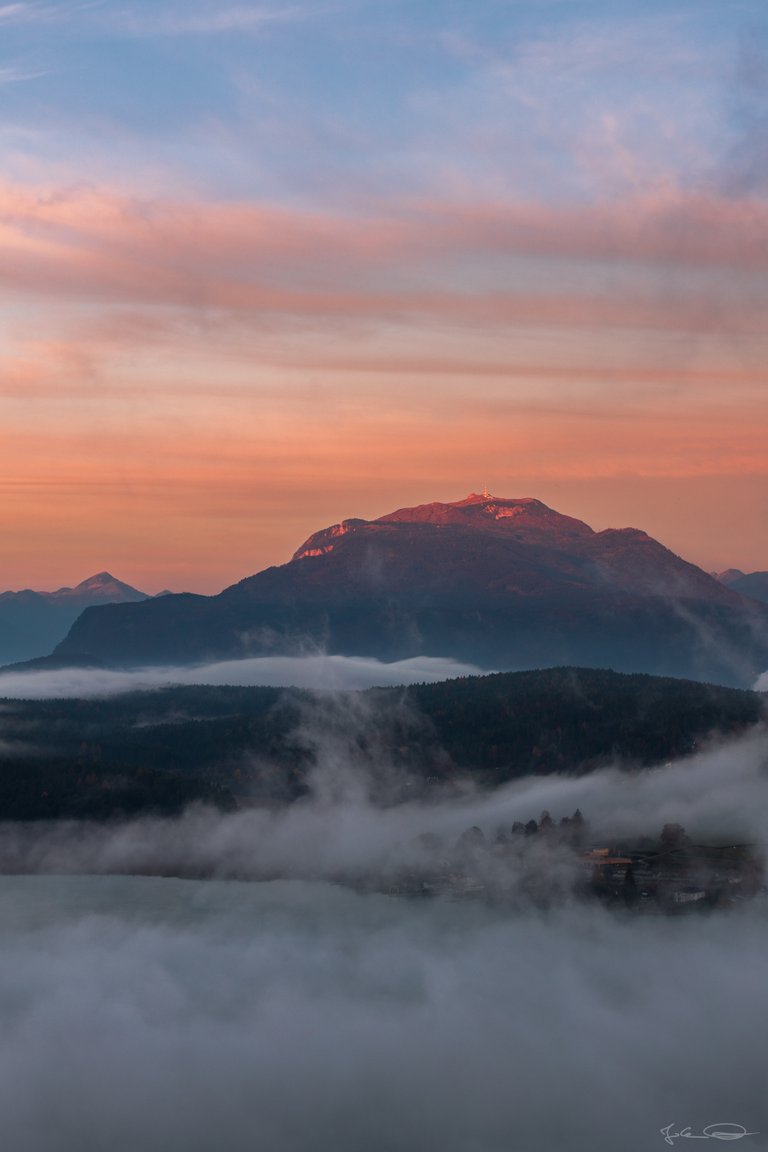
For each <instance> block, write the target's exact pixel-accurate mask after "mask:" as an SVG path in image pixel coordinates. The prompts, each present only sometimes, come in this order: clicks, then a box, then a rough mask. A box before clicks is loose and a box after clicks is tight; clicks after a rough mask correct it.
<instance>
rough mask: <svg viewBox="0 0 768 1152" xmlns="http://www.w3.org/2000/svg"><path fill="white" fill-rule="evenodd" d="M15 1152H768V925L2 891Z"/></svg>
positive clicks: (160, 892) (243, 894)
mask: <svg viewBox="0 0 768 1152" xmlns="http://www.w3.org/2000/svg"><path fill="white" fill-rule="evenodd" d="M0 918H1V919H2V923H3V931H4V947H3V950H2V952H0V1110H1V1112H2V1117H3V1133H4V1144H5V1146H6V1147H8V1148H9V1149H13V1150H14V1152H102V1150H103V1149H109V1150H110V1152H136V1149H142V1152H177V1150H178V1152H181V1150H184V1152H211V1150H212V1149H226V1150H227V1152H253V1150H254V1149H257V1150H258V1152H325V1150H326V1149H333V1150H335V1152H360V1149H365V1150H366V1152H392V1150H393V1149H397V1150H398V1152H424V1150H427V1149H428V1150H430V1152H431V1150H433V1149H439V1150H441V1152H510V1150H513V1149H520V1150H525V1152H527V1150H529V1149H542V1150H544V1152H593V1150H595V1149H599V1150H600V1152H602V1150H603V1149H606V1150H607V1149H612V1148H621V1149H624V1150H625V1152H647V1150H653V1149H659V1152H661V1150H662V1149H664V1148H665V1147H667V1145H666V1144H665V1142H664V1137H663V1135H662V1132H661V1129H662V1128H666V1127H667V1126H668V1125H673V1129H672V1130H673V1131H679V1130H680V1129H682V1128H684V1127H685V1126H688V1125H690V1126H691V1129H692V1132H693V1133H694V1134H695V1133H699V1132H701V1131H702V1129H703V1128H704V1127H705V1126H706V1125H711V1124H721V1125H722V1124H725V1123H729V1124H740V1125H743V1127H744V1130H745V1131H747V1132H750V1133H758V1134H757V1135H752V1136H749V1137H748V1138H745V1139H744V1143H743V1145H742V1147H743V1148H745V1149H758V1148H765V1147H767V1146H768V1141H767V1140H766V1136H765V1133H766V1132H768V1115H767V1114H766V1106H765V1064H764V1058H765V1024H766V1016H767V1015H768V1013H767V1012H766V1009H767V1007H768V1004H767V1001H766V985H765V955H766V952H767V951H768V920H766V917H765V915H764V914H763V913H759V912H758V911H756V910H754V909H752V910H750V911H749V912H741V911H740V912H733V913H731V914H730V915H726V916H715V915H710V916H703V917H695V918H693V919H687V918H686V919H672V920H670V919H668V918H645V919H644V918H640V919H637V918H622V917H617V916H615V915H613V914H610V913H608V912H606V911H604V910H602V909H600V908H596V907H588V908H580V909H576V908H565V909H561V910H557V911H554V912H551V913H549V914H547V915H542V914H538V913H534V912H523V913H519V914H518V915H516V916H513V917H510V916H507V915H503V914H501V913H499V912H498V911H495V910H494V909H491V908H488V907H485V906H481V905H467V904H450V903H444V902H440V901H437V902H434V903H427V904H424V903H422V902H419V903H414V902H409V901H403V900H396V899H391V898H387V897H384V896H377V895H366V896H362V895H359V894H356V893H353V892H350V891H348V890H346V889H343V888H338V887H334V886H330V885H327V884H304V883H300V882H299V883H297V882H289V881H279V882H275V883H269V884H255V885H254V884H218V883H207V884H204V883H200V882H190V881H176V880H150V879H137V878H130V879H129V878H116V877H108V878H93V877H5V878H3V879H2V881H0Z"/></svg>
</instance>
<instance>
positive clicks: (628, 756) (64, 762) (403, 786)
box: [0, 668, 765, 820]
mask: <svg viewBox="0 0 768 1152" xmlns="http://www.w3.org/2000/svg"><path fill="white" fill-rule="evenodd" d="M2 708H3V746H2V755H1V756H0V820H1V819H19V820H36V819H53V818H62V817H91V818H106V817H114V816H116V815H120V814H135V813H139V812H153V811H160V812H175V811H179V810H180V809H181V808H183V807H184V806H185V805H187V804H189V803H191V802H193V801H197V800H201V801H204V802H206V803H211V804H215V805H219V806H222V807H225V808H232V807H237V806H239V805H250V804H268V805H270V806H274V805H280V804H285V803H288V802H290V801H293V800H296V799H298V798H299V797H301V796H303V795H305V794H306V792H307V789H308V786H309V783H308V782H309V776H310V773H312V772H313V770H315V769H316V768H318V766H320V767H322V766H323V765H325V766H329V765H330V766H331V767H333V769H334V771H335V770H336V769H337V767H338V765H339V763H343V764H344V765H345V768H346V770H347V771H349V772H350V773H351V774H352V779H355V778H358V779H363V778H364V779H365V781H367V786H368V787H369V789H370V791H371V795H372V797H373V798H374V799H376V800H378V801H379V802H381V803H393V802H396V801H398V800H402V799H405V798H407V799H412V798H414V797H416V796H420V795H423V794H425V793H429V792H432V791H434V790H435V789H437V790H438V791H441V792H442V791H444V790H445V789H449V790H450V789H451V788H452V787H455V785H456V784H457V782H458V781H461V780H463V779H471V780H473V781H474V783H475V784H477V785H479V786H482V787H486V788H493V787H496V786H498V785H500V784H503V783H506V782H507V781H509V780H512V779H516V778H518V777H522V776H525V775H529V774H531V773H537V774H548V773H553V772H558V773H566V774H573V773H575V774H582V773H585V772H590V771H593V770H595V769H596V768H599V767H602V766H605V765H608V764H613V763H617V764H620V765H622V766H624V767H627V768H637V767H642V766H647V765H652V764H663V763H665V762H666V761H668V760H671V759H673V758H676V757H680V756H686V755H688V754H690V753H691V752H693V751H695V750H696V748H697V747H700V746H701V744H702V742H704V741H706V740H707V739H708V738H709V737H710V736H711V735H712V734H713V733H719V734H723V735H731V736H732V735H736V734H738V733H740V732H743V731H744V730H745V729H747V728H749V727H750V726H752V725H754V724H756V723H758V722H759V721H760V720H761V719H763V718H764V715H765V697H764V696H761V695H760V694H758V693H754V692H746V691H739V690H736V689H728V688H719V687H715V686H712V685H706V684H699V683H693V682H686V681H681V680H668V679H662V678H656V677H651V676H643V675H633V676H627V675H621V674H618V673H615V672H607V671H597V670H592V669H578V668H558V669H549V670H545V671H537V672H521V673H505V674H497V675H491V676H484V677H468V678H463V679H459V680H453V681H447V682H444V683H440V684H431V685H417V686H415V687H411V688H408V689H399V688H398V689H372V690H369V691H367V692H351V693H339V694H324V693H314V694H313V693H308V692H300V691H297V690H282V689H277V688H209V687H192V688H187V687H185V688H169V689H165V690H163V691H157V692H139V693H132V694H128V695H125V696H121V697H117V698H111V699H106V700H104V699H101V700H51V701H37V702H32V701H6V702H3V704H2Z"/></svg>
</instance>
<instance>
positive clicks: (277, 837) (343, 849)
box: [0, 727, 768, 887]
mask: <svg viewBox="0 0 768 1152" xmlns="http://www.w3.org/2000/svg"><path fill="white" fill-rule="evenodd" d="M304 738H305V739H307V740H309V739H310V738H312V739H314V740H315V741H316V742H317V743H316V747H315V758H316V767H315V768H314V770H313V772H312V773H311V775H310V785H311V791H310V794H309V796H308V797H306V798H305V799H302V800H299V801H296V802H295V803H293V804H291V805H290V806H287V807H283V808H279V809H267V808H244V809H242V810H241V811H238V812H234V813H231V814H222V813H220V812H218V811H214V810H211V809H207V808H203V807H193V808H191V809H189V810H188V811H187V812H186V813H185V814H184V815H182V816H181V817H179V818H176V819H163V818H149V817H148V818H143V819H138V820H132V821H127V822H123V823H120V824H107V825H103V824H101V825H100V824H83V823H78V822H74V821H62V822H54V823H51V824H44V823H40V824H23V823H10V824H4V825H0V868H3V869H5V870H9V869H10V870H16V871H26V872H38V871H42V872H50V871H53V872H68V871H76V872H91V873H104V872H115V871H117V872H127V873H147V872H148V873H159V874H166V875H212V876H216V877H219V878H228V877H242V878H255V879H264V878H273V877H290V878H294V879H334V878H336V877H337V876H338V875H339V874H340V873H351V874H353V875H354V876H355V877H356V878H359V879H361V880H363V881H364V880H365V879H366V878H369V879H370V878H372V879H374V880H377V879H379V878H380V877H382V876H386V875H388V874H390V873H392V872H393V871H394V870H397V869H398V868H401V867H404V866H405V867H408V866H410V865H411V864H421V863H423V862H425V860H427V862H428V859H429V853H435V854H437V855H440V854H441V853H442V851H443V846H445V845H449V846H450V845H452V844H454V843H455V841H456V838H457V837H459V836H460V835H461V833H462V832H464V831H465V830H466V829H467V828H469V827H470V826H472V825H478V826H480V827H481V828H482V829H483V830H484V831H486V832H487V833H489V834H491V835H492V834H493V833H495V831H496V830H497V829H499V828H502V827H507V828H508V827H509V826H510V825H511V824H512V823H513V822H514V821H516V820H520V821H523V822H525V821H527V820H529V819H531V818H534V819H538V818H539V816H540V814H541V812H542V810H545V809H546V810H548V811H549V812H550V813H551V814H552V816H553V817H554V819H555V820H558V819H559V818H560V817H561V816H563V815H569V814H571V813H572V812H573V811H574V810H575V809H576V808H580V809H581V810H582V812H583V814H584V815H585V816H586V818H587V820H588V821H589V822H590V833H589V834H590V837H592V838H593V839H599V838H600V837H605V838H606V839H610V838H611V837H613V836H615V835H623V834H627V835H632V834H650V835H657V834H658V833H659V832H660V830H661V828H662V825H663V824H665V823H680V824H682V825H684V826H685V828H686V829H687V830H688V832H689V833H690V834H691V836H692V837H693V838H694V839H695V840H697V841H699V842H704V843H706V842H709V841H710V840H714V841H718V840H722V837H723V836H724V835H725V836H728V837H731V838H733V839H734V840H738V841H741V842H747V841H748V842H752V843H755V844H756V845H757V846H759V847H761V848H763V849H768V733H767V732H766V730H765V729H764V728H763V727H758V728H756V729H755V730H753V731H751V732H750V733H748V734H747V735H745V736H743V737H741V738H739V739H736V740H730V741H726V742H722V743H716V744H713V746H712V747H711V748H709V749H707V750H705V751H702V752H700V753H699V754H698V755H696V756H692V757H690V758H686V759H684V760H680V761H678V762H676V763H673V764H669V765H665V766H662V767H660V768H658V769H649V770H641V771H636V772H624V771H621V770H619V769H618V768H612V769H607V770H604V771H598V772H594V773H591V774H590V775H587V776H581V777H572V776H571V777H567V776H542V777H536V776H528V777H525V778H523V779H521V780H518V781H515V782H513V783H511V784H509V785H506V786H504V787H501V788H498V789H495V790H494V791H490V792H487V791H486V792H480V791H475V790H473V789H472V787H471V786H470V785H469V784H467V785H466V787H465V788H464V790H463V791H459V792H458V794H456V793H454V794H451V795H449V796H447V797H445V798H444V799H442V800H431V801H424V800H418V801H412V802H406V803H401V804H397V805H392V806H389V807H381V806H379V805H378V804H377V803H374V801H373V800H372V799H371V794H372V792H374V791H376V790H377V789H378V788H379V783H378V781H377V780H376V779H375V778H374V774H373V773H374V770H373V769H371V770H370V771H368V772H366V771H364V770H363V769H362V768H361V767H360V764H359V763H357V764H355V763H353V762H352V761H351V758H350V754H349V749H348V747H347V745H346V743H345V742H344V740H343V738H340V737H339V736H338V733H337V732H336V730H335V729H333V728H332V729H331V731H330V733H329V732H320V731H319V730H318V729H317V728H316V727H312V728H311V729H307V730H306V732H305V735H304ZM386 770H387V766H386V765H383V766H382V767H381V768H380V771H383V772H386ZM425 834H430V836H432V837H436V838H437V840H438V845H437V847H435V848H426V847H425V845H424V843H423V841H422V838H423V837H424V835H425ZM558 866H559V862H558ZM507 882H508V883H509V884H510V885H512V886H513V887H514V884H515V882H516V880H515V876H514V875H513V874H510V875H509V876H508V877H506V879H505V883H507Z"/></svg>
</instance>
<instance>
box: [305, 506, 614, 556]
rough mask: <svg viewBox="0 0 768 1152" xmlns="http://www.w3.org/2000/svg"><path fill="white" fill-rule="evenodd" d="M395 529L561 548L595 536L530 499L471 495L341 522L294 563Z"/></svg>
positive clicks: (320, 535) (321, 534) (317, 538)
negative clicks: (350, 538) (356, 537)
mask: <svg viewBox="0 0 768 1152" xmlns="http://www.w3.org/2000/svg"><path fill="white" fill-rule="evenodd" d="M394 525H424V526H432V527H453V528H463V529H469V530H471V531H479V532H482V533H488V532H490V533H494V534H498V533H503V534H504V535H506V536H513V537H519V538H521V539H525V540H528V541H530V542H534V541H538V542H540V543H543V542H550V543H552V544H557V545H558V546H560V545H565V544H567V543H569V542H575V541H577V540H585V539H588V538H590V537H593V536H594V535H595V533H594V531H593V530H592V528H590V527H589V525H588V524H585V523H584V521H583V520H576V519H574V517H572V516H565V515H563V514H562V513H561V512H556V511H555V510H554V509H553V508H549V507H548V506H547V505H546V504H544V503H543V502H542V501H541V500H536V499H534V498H533V497H532V496H522V497H514V498H511V497H506V496H492V495H491V494H490V493H489V492H487V491H484V492H470V494H469V495H468V496H466V497H465V498H464V499H463V500H455V501H441V500H435V501H433V502H432V503H430V504H417V505H415V506H414V507H412V508H398V509H397V510H396V511H395V512H388V513H386V515H384V516H379V517H377V519H375V520H359V519H355V520H343V521H342V522H341V523H340V524H333V525H332V526H331V527H330V528H323V529H321V530H320V531H319V532H314V533H313V534H312V535H311V536H310V537H309V539H308V540H305V541H304V543H303V544H302V545H301V547H300V548H298V549H297V550H296V552H294V554H293V557H292V559H294V560H302V559H304V558H305V557H309V556H325V555H327V554H328V553H329V552H333V551H334V549H335V547H336V544H337V543H338V538H339V537H341V536H347V535H348V534H350V533H356V532H364V533H369V534H370V533H374V534H375V533H378V532H381V531H382V530H390V531H391V529H392V527H393V526H394Z"/></svg>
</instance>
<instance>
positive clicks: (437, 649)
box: [54, 493, 768, 685]
mask: <svg viewBox="0 0 768 1152" xmlns="http://www.w3.org/2000/svg"><path fill="white" fill-rule="evenodd" d="M317 649H323V650H325V651H327V652H330V653H340V654H345V655H360V656H375V657H378V658H379V659H382V660H397V659H403V658H407V657H411V656H416V655H420V654H426V655H430V656H440V655H443V656H452V657H455V658H456V659H460V660H463V661H469V662H472V663H475V664H477V665H479V666H480V667H482V668H487V669H521V668H531V667H534V668H535V667H544V666H549V665H560V664H580V665H584V666H591V667H610V668H615V669H618V670H621V671H643V672H654V673H658V674H668V675H675V676H685V677H690V678H693V679H710V680H715V681H719V682H722V683H729V684H739V685H743V684H750V683H752V681H753V680H754V678H755V676H756V675H758V674H759V673H760V672H762V671H764V669H765V668H768V608H765V607H764V606H762V605H761V604H758V603H756V602H755V601H752V600H748V599H746V598H745V597H743V596H740V595H739V594H738V593H736V592H734V591H732V590H731V589H729V588H728V587H726V586H725V585H723V584H721V583H719V582H718V581H717V580H715V579H714V578H713V577H712V576H710V575H708V574H707V573H706V572H704V571H702V570H701V569H700V568H697V567H696V566H695V565H693V564H689V563H687V562H686V561H684V560H682V559H681V558H680V557H679V556H676V555H675V554H674V553H673V552H670V551H669V550H668V549H667V548H665V547H663V546H662V545H661V544H659V543H658V542H657V541H656V540H653V539H652V538H651V537H650V536H648V535H646V533H645V532H641V531H639V530H637V529H634V528H623V529H607V530H605V531H602V532H595V531H593V530H592V528H590V527H589V526H588V525H587V524H585V523H583V522H582V521H581V520H577V519H574V518H573V517H570V516H563V515H561V514H560V513H558V512H555V511H554V510H553V509H551V508H548V507H547V506H546V505H545V504H543V503H541V501H539V500H534V499H517V500H513V499H501V498H498V497H494V496H489V495H488V494H486V493H484V494H482V495H478V494H476V493H473V494H471V495H470V496H468V497H467V498H466V499H465V500H461V501H458V502H456V503H439V502H438V503H433V504H424V505H420V506H418V507H416V508H401V509H399V510H398V511H396V512H391V513H389V514H387V515H385V516H380V517H379V518H378V519H376V520H370V521H369V520H360V519H353V520H344V521H342V522H341V523H340V524H336V525H334V526H332V527H330V528H325V529H323V530H322V531H319V532H316V533H314V534H313V535H312V536H310V537H309V539H308V540H306V541H305V543H304V544H302V545H301V547H300V548H298V549H297V550H296V552H295V554H294V556H293V558H292V559H291V560H290V561H289V562H288V563H287V564H283V565H280V566H278V567H272V568H267V569H265V570H264V571H263V572H259V573H257V574H256V575H255V576H250V577H248V578H247V579H245V580H242V581H241V582H240V583H239V584H235V585H232V586H231V587H229V588H226V589H225V590H224V591H223V592H221V593H219V595H217V596H210V597H208V596H195V595H189V594H187V595H172V596H165V597H163V598H161V599H154V600H147V601H144V602H143V603H141V604H122V605H110V606H108V607H100V608H93V609H89V610H88V611H86V612H84V613H83V615H82V616H81V617H80V618H79V619H78V620H77V622H76V623H75V625H74V626H73V628H72V630H71V631H70V633H69V635H68V636H67V638H66V639H65V640H64V641H63V643H61V644H60V645H59V646H58V648H57V649H56V652H55V654H54V655H55V657H56V659H57V660H58V661H62V660H70V659H71V660H73V661H75V660H76V661H79V662H81V661H86V662H88V661H90V662H94V663H100V664H105V665H111V666H122V667H130V666H137V665H141V664H150V663H168V664H171V663H189V662H198V661H207V660H215V659H233V658H238V657H244V656H254V655H265V654H275V653H292V654H296V653H301V652H306V651H316V650H317Z"/></svg>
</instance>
